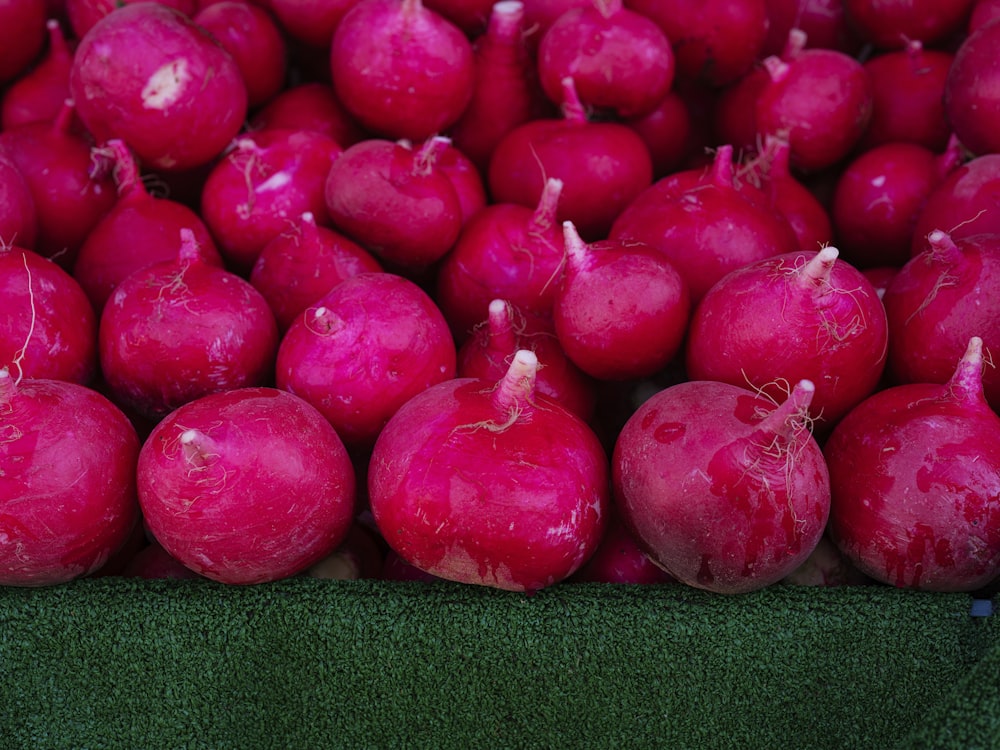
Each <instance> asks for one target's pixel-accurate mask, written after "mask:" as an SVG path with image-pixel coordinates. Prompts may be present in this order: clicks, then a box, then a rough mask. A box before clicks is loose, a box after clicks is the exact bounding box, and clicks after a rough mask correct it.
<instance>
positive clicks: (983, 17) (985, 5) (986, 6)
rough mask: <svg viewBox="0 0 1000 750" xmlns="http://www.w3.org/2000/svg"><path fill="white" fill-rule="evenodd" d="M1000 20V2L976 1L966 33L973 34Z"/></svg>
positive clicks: (993, 0) (992, 0) (994, 0)
mask: <svg viewBox="0 0 1000 750" xmlns="http://www.w3.org/2000/svg"><path fill="white" fill-rule="evenodd" d="M998 18H1000V2H997V0H976V2H975V3H973V5H972V12H971V13H970V14H969V23H968V25H967V26H966V33H967V34H971V33H972V32H974V31H978V30H979V29H980V28H981V27H983V26H985V25H986V24H988V23H990V22H991V21H995V20H996V19H998Z"/></svg>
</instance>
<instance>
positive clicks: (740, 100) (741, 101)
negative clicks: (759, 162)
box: [712, 66, 773, 155]
mask: <svg viewBox="0 0 1000 750" xmlns="http://www.w3.org/2000/svg"><path fill="white" fill-rule="evenodd" d="M770 80H771V79H770V76H769V75H768V73H767V70H765V69H764V68H763V67H761V66H758V67H754V68H753V69H752V70H751V71H750V72H748V73H747V74H746V75H745V76H743V77H741V78H738V79H736V80H735V81H733V82H732V83H731V84H729V85H728V86H725V87H723V88H721V89H719V92H718V94H717V96H716V97H715V106H714V107H713V108H712V128H713V132H714V134H715V136H716V140H717V141H718V142H719V143H728V144H731V145H732V146H733V147H734V148H736V149H737V150H738V151H741V152H743V153H745V154H748V155H751V154H756V153H757V152H758V151H759V150H760V148H761V143H760V142H759V141H760V140H761V138H760V135H759V133H758V132H757V121H756V119H755V117H754V109H755V108H756V106H757V99H758V97H760V94H761V92H762V91H763V90H764V88H765V87H766V86H767V84H768V82H769V81H770ZM772 137H773V136H772Z"/></svg>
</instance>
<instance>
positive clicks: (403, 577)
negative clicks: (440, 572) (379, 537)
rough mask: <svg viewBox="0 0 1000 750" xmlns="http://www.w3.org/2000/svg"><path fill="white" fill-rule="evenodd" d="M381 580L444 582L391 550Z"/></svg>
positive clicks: (386, 558)
mask: <svg viewBox="0 0 1000 750" xmlns="http://www.w3.org/2000/svg"><path fill="white" fill-rule="evenodd" d="M380 578H381V580H383V581H418V582H420V583H435V582H437V581H443V580H444V579H443V578H439V577H438V576H432V575H431V574H430V573H425V572H424V571H422V570H421V569H420V568H418V567H415V566H413V565H410V563H408V562H406V560H404V559H403V558H402V557H400V556H399V555H397V554H396V553H395V552H394V551H393V550H391V549H390V550H389V551H388V552H387V553H386V555H385V561H384V562H383V563H382V574H381V576H380Z"/></svg>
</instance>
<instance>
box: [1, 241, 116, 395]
mask: <svg viewBox="0 0 1000 750" xmlns="http://www.w3.org/2000/svg"><path fill="white" fill-rule="evenodd" d="M0 299H2V300H3V305H0V367H6V368H7V369H8V370H9V371H10V372H11V374H12V375H13V376H14V377H16V378H18V379H19V378H21V377H27V378H47V379H50V380H65V381H69V382H73V383H78V384H80V385H89V384H90V382H91V380H92V379H93V377H94V375H95V374H96V372H97V316H96V315H95V314H94V308H93V307H91V305H90V301H89V300H88V299H87V295H86V294H84V292H83V289H81V288H80V285H79V284H78V283H77V282H76V281H75V280H74V279H73V277H72V276H70V275H69V274H68V273H66V271H64V270H63V269H62V268H61V267H60V266H58V265H56V264H55V263H54V262H53V261H50V260H48V259H47V258H43V257H42V256H41V255H38V254H37V253H34V252H31V251H30V250H24V249H22V248H19V247H14V246H10V245H8V246H0Z"/></svg>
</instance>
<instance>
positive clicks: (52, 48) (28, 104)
mask: <svg viewBox="0 0 1000 750" xmlns="http://www.w3.org/2000/svg"><path fill="white" fill-rule="evenodd" d="M46 28H47V29H48V49H47V50H46V52H45V55H44V57H43V58H42V59H41V60H39V61H38V62H37V63H35V65H34V66H33V67H32V68H31V70H30V71H29V72H27V73H25V74H24V75H22V76H20V77H18V78H17V80H15V81H14V82H13V83H11V84H10V86H8V87H7V89H6V91H4V93H3V99H2V103H0V129H3V130H10V129H11V128H13V127H17V126H18V125H23V124H24V123H28V122H52V121H53V120H55V119H56V117H58V116H59V112H60V110H61V109H62V107H63V102H65V101H66V99H68V98H69V71H70V68H71V67H72V65H73V51H72V50H71V49H70V45H69V42H68V41H67V40H66V36H65V35H64V34H63V31H62V26H60V24H59V21H57V20H56V19H54V18H50V19H49V20H48V21H47V22H46Z"/></svg>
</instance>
